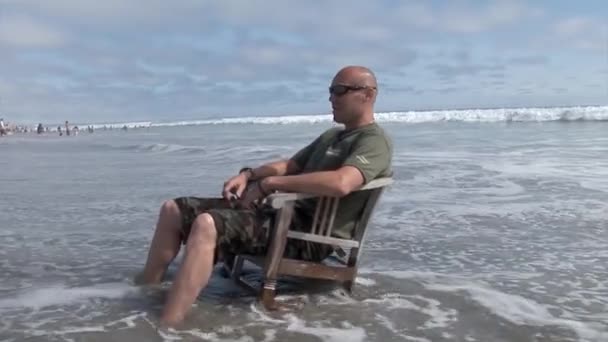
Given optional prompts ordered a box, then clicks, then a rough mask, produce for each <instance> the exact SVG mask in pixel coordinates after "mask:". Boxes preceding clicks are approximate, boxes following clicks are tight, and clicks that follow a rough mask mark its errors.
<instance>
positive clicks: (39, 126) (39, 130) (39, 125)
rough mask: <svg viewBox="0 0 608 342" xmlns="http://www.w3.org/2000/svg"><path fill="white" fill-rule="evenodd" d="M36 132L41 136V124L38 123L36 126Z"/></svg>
mask: <svg viewBox="0 0 608 342" xmlns="http://www.w3.org/2000/svg"><path fill="white" fill-rule="evenodd" d="M36 132H37V133H38V134H42V133H44V127H42V124H41V123H39V124H38V128H36Z"/></svg>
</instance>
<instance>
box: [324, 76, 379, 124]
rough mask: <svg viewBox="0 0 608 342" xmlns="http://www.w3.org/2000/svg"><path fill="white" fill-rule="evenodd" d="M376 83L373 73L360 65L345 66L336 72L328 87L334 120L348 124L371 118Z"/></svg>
mask: <svg viewBox="0 0 608 342" xmlns="http://www.w3.org/2000/svg"><path fill="white" fill-rule="evenodd" d="M377 93H378V83H377V81H376V76H374V73H373V72H372V71H371V70H370V69H368V68H366V67H362V66H347V67H345V68H343V69H341V70H340V71H338V73H337V74H336V76H335V77H334V79H333V81H332V83H331V86H330V87H329V94H330V96H329V101H330V102H331V107H332V109H333V113H334V121H336V122H338V123H342V124H344V125H346V126H347V127H348V126H357V125H358V124H363V123H368V122H367V121H372V120H373V115H374V103H375V102H376V95H377Z"/></svg>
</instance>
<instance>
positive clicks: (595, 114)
mask: <svg viewBox="0 0 608 342" xmlns="http://www.w3.org/2000/svg"><path fill="white" fill-rule="evenodd" d="M332 119H333V115H331V114H317V115H283V116H245V117H230V118H218V119H206V120H184V121H174V122H148V121H143V122H128V123H111V124H94V125H93V126H94V127H95V128H100V127H103V126H104V125H105V126H107V127H110V126H111V127H113V128H121V127H123V126H124V125H127V127H149V126H150V127H174V126H197V125H225V124H261V125H288V124H316V123H324V122H332ZM376 120H377V121H379V122H404V123H422V122H440V121H461V122H541V121H606V120H608V106H578V107H554V108H496V109H460V110H427V111H402V112H382V113H377V114H376Z"/></svg>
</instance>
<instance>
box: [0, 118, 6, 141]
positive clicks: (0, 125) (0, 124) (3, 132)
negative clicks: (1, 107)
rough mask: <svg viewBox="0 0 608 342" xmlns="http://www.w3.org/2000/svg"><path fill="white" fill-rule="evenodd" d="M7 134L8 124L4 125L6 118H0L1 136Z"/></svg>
mask: <svg viewBox="0 0 608 342" xmlns="http://www.w3.org/2000/svg"><path fill="white" fill-rule="evenodd" d="M3 135H6V126H5V125H4V118H2V119H0V137H1V136H3Z"/></svg>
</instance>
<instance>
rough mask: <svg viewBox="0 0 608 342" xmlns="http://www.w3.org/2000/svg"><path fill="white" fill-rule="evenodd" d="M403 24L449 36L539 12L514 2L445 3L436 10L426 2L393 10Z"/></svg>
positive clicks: (501, 23)
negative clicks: (449, 33)
mask: <svg viewBox="0 0 608 342" xmlns="http://www.w3.org/2000/svg"><path fill="white" fill-rule="evenodd" d="M397 12H398V13H399V16H400V17H401V18H402V19H403V20H404V21H405V23H406V25H408V24H409V25H412V26H414V27H417V28H421V29H430V30H439V31H444V32H453V33H479V32H483V31H488V30H493V29H497V28H500V27H502V26H506V25H509V24H514V23H516V22H518V21H519V20H521V19H524V18H526V17H536V16H539V15H542V11H541V10H539V9H536V8H531V7H530V6H529V5H527V4H524V3H522V2H517V1H494V2H490V3H486V4H485V5H483V6H480V5H479V4H477V3H470V2H469V3H467V2H445V3H442V6H441V7H439V8H431V7H430V3H428V2H427V3H412V2H404V3H403V4H402V5H401V7H400V8H399V9H398V10H397Z"/></svg>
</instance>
